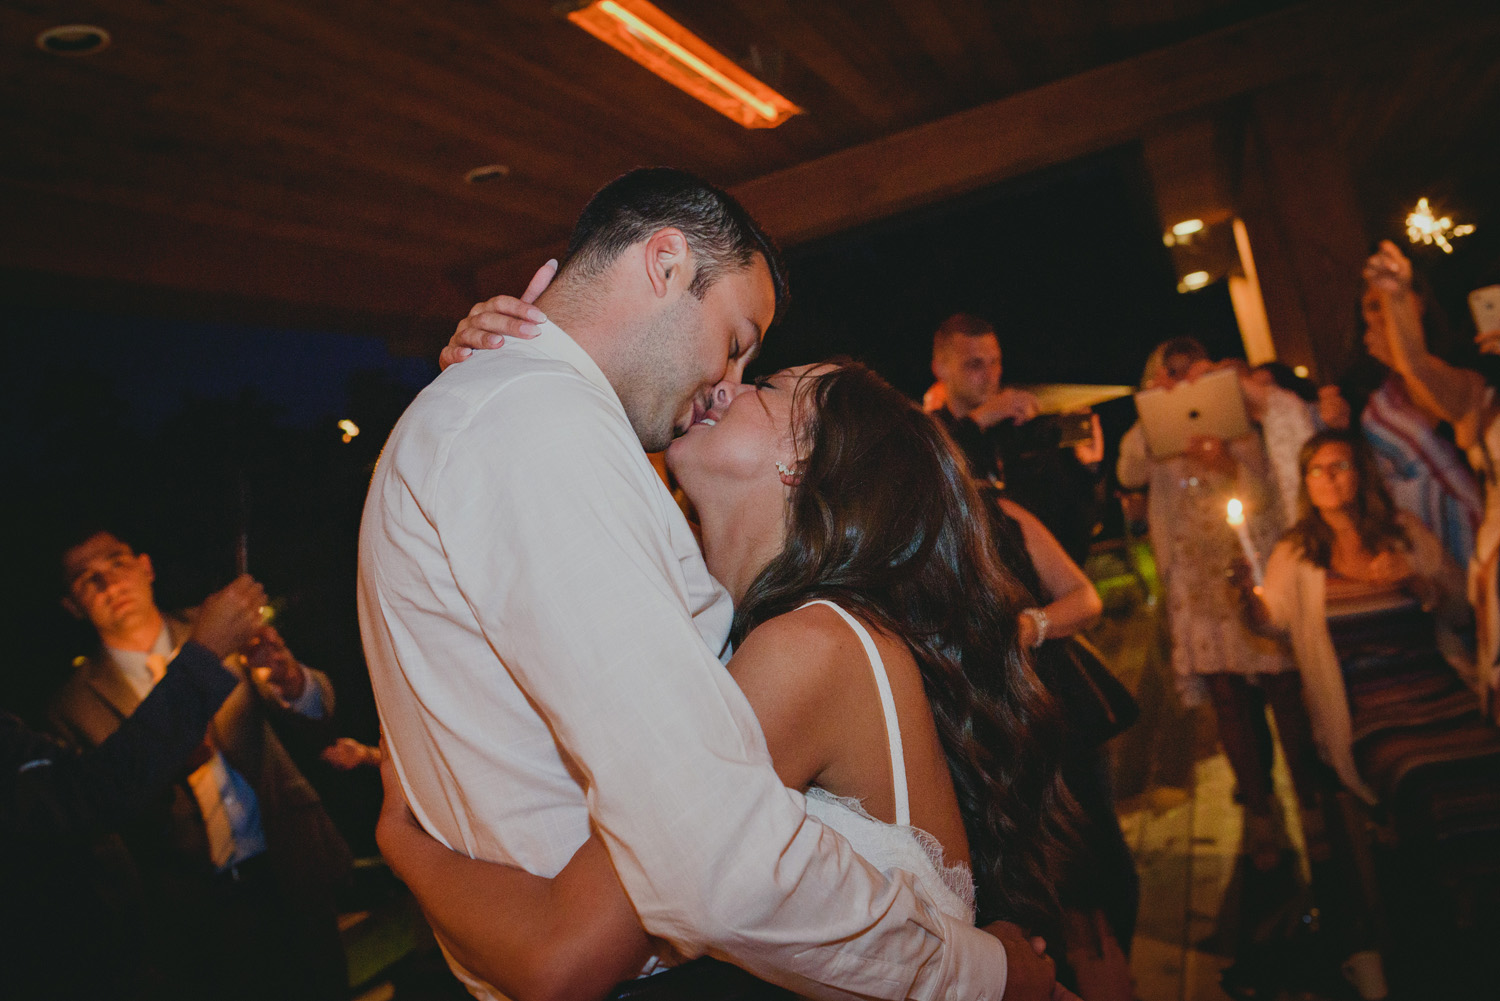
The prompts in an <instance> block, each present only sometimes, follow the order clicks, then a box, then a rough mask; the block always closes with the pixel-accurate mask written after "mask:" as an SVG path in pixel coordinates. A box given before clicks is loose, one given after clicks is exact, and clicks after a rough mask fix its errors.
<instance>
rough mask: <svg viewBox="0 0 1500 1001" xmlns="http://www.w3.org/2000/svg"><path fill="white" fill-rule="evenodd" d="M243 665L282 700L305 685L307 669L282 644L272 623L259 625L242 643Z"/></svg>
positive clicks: (292, 696)
mask: <svg viewBox="0 0 1500 1001" xmlns="http://www.w3.org/2000/svg"><path fill="white" fill-rule="evenodd" d="M244 652H245V666H246V668H248V669H249V671H250V677H251V678H253V679H254V680H255V681H256V682H257V683H258V684H267V685H270V686H271V687H272V688H273V689H275V690H276V694H277V695H279V696H280V697H281V698H282V699H283V700H284V701H286V702H295V701H296V700H297V699H298V698H300V697H301V696H302V692H303V691H304V690H305V689H306V688H307V672H306V671H304V670H303V669H302V665H301V664H299V663H297V658H296V657H293V656H292V651H290V650H288V649H287V648H286V641H285V640H283V639H282V638H281V634H280V633H278V632H277V631H276V627H275V626H270V625H263V626H261V627H260V629H258V630H256V633H255V635H254V636H252V637H251V638H250V643H249V645H248V646H246V647H245V651H244Z"/></svg>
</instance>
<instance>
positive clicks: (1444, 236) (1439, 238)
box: [1406, 198, 1474, 254]
mask: <svg viewBox="0 0 1500 1001" xmlns="http://www.w3.org/2000/svg"><path fill="white" fill-rule="evenodd" d="M1472 232H1474V227H1473V226H1471V225H1469V224H1468V223H1464V224H1463V225H1461V226H1455V225H1453V217H1452V216H1446V215H1445V216H1443V217H1442V218H1441V219H1439V218H1437V217H1435V216H1434V215H1433V214H1432V207H1431V206H1430V205H1428V204H1427V199H1425V198H1421V199H1418V201H1417V208H1416V211H1414V212H1412V214H1411V215H1409V216H1407V217H1406V237H1407V239H1409V240H1411V242H1412V243H1425V244H1427V245H1428V246H1432V245H1433V244H1437V245H1438V246H1439V247H1442V248H1443V253H1445V254H1451V253H1453V244H1452V243H1451V242H1450V241H1452V240H1456V239H1458V238H1459V237H1460V236H1468V235H1469V234H1470V233H1472Z"/></svg>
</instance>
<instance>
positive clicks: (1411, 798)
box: [1246, 431, 1500, 968]
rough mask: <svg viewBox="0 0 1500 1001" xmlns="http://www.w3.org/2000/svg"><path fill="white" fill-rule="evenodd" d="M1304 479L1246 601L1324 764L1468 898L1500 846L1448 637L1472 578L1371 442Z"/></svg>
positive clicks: (1485, 770)
mask: <svg viewBox="0 0 1500 1001" xmlns="http://www.w3.org/2000/svg"><path fill="white" fill-rule="evenodd" d="M1300 466H1301V469H1302V474H1303V479H1302V487H1301V492H1300V506H1301V512H1302V515H1301V517H1300V518H1299V519H1298V521H1297V523H1296V524H1295V525H1294V526H1293V527H1292V528H1291V530H1290V531H1288V532H1287V534H1286V537H1285V538H1284V539H1282V541H1281V542H1280V543H1279V544H1278V545H1277V547H1276V549H1275V551H1274V552H1273V553H1272V554H1271V558H1270V560H1269V562H1268V564H1267V567H1266V577H1265V584H1264V586H1263V587H1262V588H1260V589H1259V590H1258V591H1257V592H1250V590H1249V588H1248V586H1247V587H1246V594H1247V597H1248V598H1249V599H1250V608H1251V610H1252V613H1254V614H1255V616H1256V617H1258V618H1260V619H1261V620H1263V621H1265V622H1267V623H1268V624H1269V625H1270V626H1272V627H1274V628H1278V629H1281V630H1284V631H1285V632H1286V634H1287V636H1288V637H1289V638H1290V640H1291V644H1292V649H1293V651H1294V652H1295V654H1296V657H1297V665H1298V668H1299V669H1300V671H1301V674H1302V681H1303V684H1302V691H1303V697H1304V699H1305V701H1306V703H1307V707H1308V711H1309V714H1310V716H1311V719H1312V726H1313V735H1314V739H1315V740H1316V742H1317V746H1318V751H1319V754H1320V755H1321V756H1322V758H1323V760H1324V761H1325V762H1326V763H1327V764H1328V765H1329V766H1331V767H1332V768H1333V770H1334V771H1335V772H1336V773H1337V775H1338V778H1339V779H1340V780H1341V781H1342V782H1343V784H1344V786H1345V787H1347V788H1348V789H1349V790H1350V791H1352V792H1353V793H1355V794H1356V795H1358V796H1360V797H1361V798H1362V799H1364V800H1365V801H1366V802H1370V803H1374V802H1377V801H1379V802H1381V803H1383V804H1385V806H1386V807H1387V808H1388V809H1389V810H1390V812H1391V815H1392V817H1393V819H1394V822H1395V827H1396V831H1397V833H1398V835H1399V837H1400V839H1401V842H1402V844H1403V846H1404V847H1405V848H1406V849H1407V851H1408V852H1409V853H1410V854H1409V856H1408V857H1409V858H1412V859H1414V860H1418V861H1420V862H1421V864H1422V867H1423V869H1424V871H1425V872H1427V873H1430V874H1431V875H1433V876H1435V877H1437V879H1438V880H1442V881H1444V882H1446V883H1448V885H1449V887H1450V889H1453V890H1455V891H1459V892H1465V891H1463V890H1461V889H1460V887H1459V881H1460V880H1467V878H1468V877H1467V875H1463V874H1465V873H1471V872H1473V871H1474V869H1473V866H1474V864H1475V863H1476V862H1477V863H1479V869H1480V870H1483V869H1486V868H1492V865H1491V863H1492V859H1493V853H1494V851H1495V850H1496V848H1497V847H1500V730H1496V729H1495V728H1494V727H1493V726H1490V725H1489V724H1488V723H1487V722H1486V721H1485V720H1484V719H1483V718H1482V716H1481V715H1480V713H1479V703H1478V700H1477V698H1476V697H1475V694H1474V692H1473V691H1471V690H1470V688H1469V687H1468V686H1467V685H1466V684H1465V683H1464V679H1463V678H1461V677H1460V674H1459V673H1458V670H1456V668H1461V669H1466V668H1467V666H1468V665H1467V663H1466V662H1465V661H1464V659H1463V651H1462V647H1461V644H1455V643H1454V642H1452V638H1451V637H1449V636H1445V632H1444V629H1445V627H1446V626H1451V625H1455V624H1462V623H1463V622H1464V621H1466V620H1467V617H1468V607H1467V605H1466V604H1465V601H1464V595H1463V582H1462V576H1461V574H1460V572H1459V570H1458V568H1457V566H1456V565H1455V564H1454V563H1453V561H1452V560H1451V559H1450V558H1449V557H1448V556H1447V554H1446V553H1445V552H1444V551H1443V547H1442V545H1441V543H1439V542H1438V540H1437V538H1436V537H1435V536H1434V535H1433V534H1432V533H1431V532H1429V531H1428V530H1427V529H1426V528H1425V527H1424V526H1423V525H1422V523H1421V521H1420V520H1418V519H1417V518H1416V517H1415V516H1413V515H1411V514H1409V513H1406V512H1403V511H1400V510H1398V509H1397V508H1396V506H1395V505H1394V503H1393V502H1392V501H1391V499H1390V495H1389V494H1388V493H1387V492H1386V489H1385V486H1384V485H1383V483H1382V482H1381V479H1380V475H1379V473H1378V472H1377V470H1376V466H1375V462H1374V458H1373V456H1372V454H1371V452H1370V450H1369V448H1368V447H1367V446H1366V445H1365V444H1364V442H1363V440H1362V439H1361V438H1360V437H1359V436H1358V435H1351V434H1349V433H1348V432H1337V431H1325V432H1321V433H1319V434H1317V435H1315V436H1314V437H1313V438H1311V439H1310V440H1309V441H1308V442H1307V444H1306V445H1305V446H1303V449H1302V455H1301V460H1300ZM1256 593H1258V594H1259V596H1260V597H1259V600H1256V599H1255V594H1256ZM1445 654H1446V656H1445ZM1328 827H1329V830H1330V831H1331V832H1332V831H1333V829H1334V828H1335V827H1336V825H1335V824H1329V825H1328ZM1306 833H1307V842H1308V855H1309V858H1310V859H1311V861H1312V862H1313V864H1314V866H1315V867H1316V866H1317V865H1318V864H1319V863H1320V862H1325V861H1328V860H1329V859H1330V858H1332V857H1333V856H1334V855H1335V854H1340V853H1336V852H1335V850H1334V848H1333V847H1332V846H1330V844H1329V842H1328V841H1327V839H1326V838H1325V837H1324V836H1323V833H1324V832H1323V830H1321V829H1318V828H1317V827H1316V826H1313V827H1309V828H1308V829H1307V832H1306ZM1325 906H1326V905H1325ZM1348 909H1349V910H1350V911H1351V916H1352V917H1355V918H1358V917H1359V916H1360V914H1361V912H1362V910H1363V909H1362V908H1355V907H1350V908H1348ZM1340 923H1341V924H1343V923H1344V922H1340ZM1348 927H1353V928H1355V929H1358V924H1357V923H1354V924H1350V925H1348ZM1364 932H1365V939H1366V941H1364V942H1351V943H1350V944H1351V946H1353V947H1354V948H1355V949H1356V950H1358V951H1361V952H1363V954H1364V956H1365V960H1364V961H1365V962H1369V961H1370V960H1369V957H1370V956H1371V955H1373V953H1370V952H1369V951H1368V949H1369V941H1368V938H1369V933H1368V923H1367V922H1366V923H1365V929H1364ZM1361 947H1362V948H1361ZM1377 968H1378V967H1377Z"/></svg>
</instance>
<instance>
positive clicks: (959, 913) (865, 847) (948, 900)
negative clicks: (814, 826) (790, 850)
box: [802, 600, 974, 924]
mask: <svg viewBox="0 0 1500 1001" xmlns="http://www.w3.org/2000/svg"><path fill="white" fill-rule="evenodd" d="M807 605H827V606H828V607H829V608H831V609H833V610H834V611H835V612H837V613H838V614H839V616H840V617H841V618H843V620H844V621H845V622H847V623H848V624H849V628H850V629H853V630H854V632H855V635H857V636H858V637H859V641H860V643H861V644H862V645H863V646H864V648H865V655H866V656H867V657H868V658H869V660H870V670H871V671H872V672H873V673H874V675H875V684H876V687H878V688H879V690H880V704H881V708H883V709H884V710H885V730H886V737H887V739H888V740H889V742H890V750H891V777H892V779H893V781H894V783H895V790H894V791H895V798H896V822H895V823H894V824H887V823H885V822H884V821H880V820H876V819H875V818H874V817H872V816H870V815H869V814H868V813H867V812H865V809H864V807H863V806H861V805H860V802H859V800H857V799H852V798H847V797H843V796H835V795H834V794H833V793H831V792H829V791H828V790H826V789H820V788H818V787H817V786H813V787H812V788H811V789H809V790H808V791H807V813H808V815H809V816H811V817H816V818H817V819H818V820H820V821H822V822H823V823H824V824H826V825H827V826H829V827H831V828H833V829H834V830H835V831H837V832H838V833H839V834H842V835H843V836H844V838H845V839H847V840H848V842H849V844H850V845H851V846H852V847H853V848H854V850H855V851H856V852H858V853H859V855H860V857H862V858H863V859H864V860H865V861H867V862H869V863H870V864H871V865H873V866H874V867H875V868H877V869H879V870H880V871H881V872H883V873H886V874H887V875H889V874H890V873H892V872H894V871H895V870H898V869H902V870H905V871H906V872H909V873H911V874H912V875H913V876H915V877H916V879H917V883H918V884H919V885H920V886H921V887H922V889H923V890H924V891H925V892H926V895H927V897H928V899H930V900H931V901H932V902H933V903H934V904H936V905H937V906H938V907H939V908H941V909H942V910H943V911H944V912H945V913H946V914H949V915H950V916H952V917H956V918H959V919H961V920H963V921H965V922H968V923H970V924H972V923H973V922H974V877H973V874H972V872H971V871H970V869H969V867H968V866H967V865H965V864H964V863H962V862H959V863H958V864H956V865H944V864H943V847H942V845H940V844H938V842H937V839H936V838H934V837H933V836H932V835H930V834H928V833H927V832H926V831H923V830H921V829H919V828H916V827H913V826H911V803H910V800H909V797H908V795H907V788H906V756H905V754H904V752H903V750H902V747H901V727H900V725H899V723H898V722H897V719H896V702H895V699H894V698H893V697H892V696H891V683H890V679H889V677H888V676H887V675H886V670H885V662H884V661H883V660H882V659H881V657H880V651H879V650H878V649H876V647H875V641H874V640H873V639H871V638H870V633H869V631H868V630H867V629H865V627H864V626H863V625H862V624H861V623H860V622H859V620H858V619H856V618H855V617H854V616H852V615H850V614H849V613H848V612H846V611H844V610H843V609H842V608H840V607H839V606H838V605H835V604H834V603H833V602H831V601H823V600H817V601H809V602H808V603H807ZM807 605H803V606H802V607H803V608H806V607H807Z"/></svg>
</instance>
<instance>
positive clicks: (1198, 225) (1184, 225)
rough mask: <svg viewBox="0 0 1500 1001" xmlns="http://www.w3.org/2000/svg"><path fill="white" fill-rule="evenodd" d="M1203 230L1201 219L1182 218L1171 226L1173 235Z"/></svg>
mask: <svg viewBox="0 0 1500 1001" xmlns="http://www.w3.org/2000/svg"><path fill="white" fill-rule="evenodd" d="M1202 231H1203V220H1202V219H1184V220H1182V222H1180V223H1178V224H1177V225H1175V226H1173V227H1172V235H1173V236H1192V235H1193V234H1194V233H1200V232H1202Z"/></svg>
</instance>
